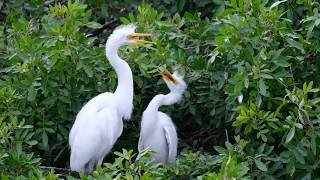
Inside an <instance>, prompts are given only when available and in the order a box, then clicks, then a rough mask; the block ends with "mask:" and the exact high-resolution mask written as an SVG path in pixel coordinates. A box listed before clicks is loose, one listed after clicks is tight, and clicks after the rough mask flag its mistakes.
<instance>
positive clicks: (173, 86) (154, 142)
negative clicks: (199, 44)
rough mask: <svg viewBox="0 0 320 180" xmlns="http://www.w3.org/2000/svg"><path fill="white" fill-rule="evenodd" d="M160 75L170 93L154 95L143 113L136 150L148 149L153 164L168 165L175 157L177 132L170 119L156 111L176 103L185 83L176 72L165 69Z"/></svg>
mask: <svg viewBox="0 0 320 180" xmlns="http://www.w3.org/2000/svg"><path fill="white" fill-rule="evenodd" d="M160 74H161V76H162V77H163V79H164V81H165V83H166V84H167V86H168V88H169V89H170V93H169V94H166V95H163V94H158V95H156V96H155V97H154V98H153V99H152V100H151V102H150V103H149V105H148V107H147V109H146V110H145V111H144V112H143V115H142V120H141V131H140V139H139V144H138V150H139V152H141V151H143V150H144V149H146V148H150V149H151V150H152V151H154V154H153V159H154V163H169V162H170V161H172V160H174V159H175V158H176V155H177V145H178V137H177V132H176V129H175V126H174V124H173V122H172V120H171V118H170V117H169V116H168V115H167V114H165V113H163V112H160V111H158V109H159V107H160V106H162V105H171V104H174V103H176V102H178V101H179V100H180V99H181V98H182V94H183V92H184V91H185V89H186V83H185V82H184V81H183V79H182V77H181V76H180V75H179V74H178V73H177V72H175V73H173V74H171V73H170V72H169V71H168V70H166V69H165V71H164V72H160Z"/></svg>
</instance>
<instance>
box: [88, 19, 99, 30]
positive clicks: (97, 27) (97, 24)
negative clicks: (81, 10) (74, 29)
mask: <svg viewBox="0 0 320 180" xmlns="http://www.w3.org/2000/svg"><path fill="white" fill-rule="evenodd" d="M85 25H86V26H87V27H88V28H92V29H99V28H101V27H102V25H101V24H99V23H97V22H94V21H91V22H88V23H86V24H85Z"/></svg>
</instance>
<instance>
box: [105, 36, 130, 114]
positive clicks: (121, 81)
mask: <svg viewBox="0 0 320 180" xmlns="http://www.w3.org/2000/svg"><path fill="white" fill-rule="evenodd" d="M119 47H120V44H117V42H114V41H113V40H112V39H109V40H108V41H107V44H106V55H107V57H108V60H109V62H110V64H111V65H112V67H113V68H114V69H115V71H116V74H117V77H118V85H117V89H116V90H115V92H114V95H115V96H116V97H117V102H115V103H117V105H118V109H119V113H120V114H121V115H122V116H123V117H124V118H125V119H129V118H130V117H131V113H132V108H133V105H132V101H133V79H132V71H131V69H130V67H129V65H128V63H127V62H125V61H124V60H122V59H121V58H120V57H119V56H118V49H119Z"/></svg>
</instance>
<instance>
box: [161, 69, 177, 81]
mask: <svg viewBox="0 0 320 180" xmlns="http://www.w3.org/2000/svg"><path fill="white" fill-rule="evenodd" d="M158 71H159V70H158ZM159 74H160V75H161V76H162V78H163V79H165V80H167V81H171V82H173V83H174V84H178V81H177V79H176V78H175V77H173V76H172V74H171V73H170V72H169V71H168V70H167V69H166V68H163V71H162V72H161V71H159Z"/></svg>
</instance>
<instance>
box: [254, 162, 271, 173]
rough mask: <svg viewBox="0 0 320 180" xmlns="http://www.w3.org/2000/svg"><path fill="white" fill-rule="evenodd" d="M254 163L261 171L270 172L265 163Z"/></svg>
mask: <svg viewBox="0 0 320 180" xmlns="http://www.w3.org/2000/svg"><path fill="white" fill-rule="evenodd" d="M254 163H255V164H256V166H257V167H258V168H259V169H260V170H261V171H264V172H266V171H268V167H267V166H266V164H264V163H263V162H261V161H260V160H258V159H255V160H254Z"/></svg>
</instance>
